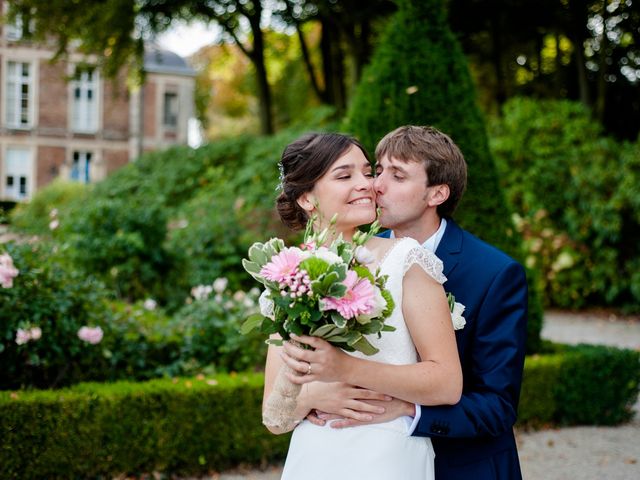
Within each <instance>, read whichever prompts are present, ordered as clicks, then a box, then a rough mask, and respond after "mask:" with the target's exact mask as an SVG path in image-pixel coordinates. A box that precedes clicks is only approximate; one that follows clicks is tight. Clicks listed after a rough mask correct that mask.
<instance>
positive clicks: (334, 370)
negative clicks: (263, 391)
mask: <svg viewBox="0 0 640 480" xmlns="http://www.w3.org/2000/svg"><path fill="white" fill-rule="evenodd" d="M403 292H404V294H403V297H402V313H403V315H404V319H405V322H406V324H407V327H408V328H409V331H410V333H411V336H412V339H413V342H414V344H415V346H416V350H417V351H418V354H419V355H420V359H421V360H420V362H419V363H416V364H413V365H390V364H385V363H380V362H374V361H371V360H366V359H360V358H356V357H353V356H350V355H347V354H345V353H344V352H342V351H341V350H339V349H337V348H335V347H333V346H331V345H330V344H329V343H327V342H325V341H324V340H321V339H319V338H316V337H307V336H305V337H298V338H296V340H297V341H299V342H302V343H306V344H308V345H310V346H312V347H313V348H314V349H315V350H303V349H301V348H297V347H295V346H294V345H292V344H290V343H285V346H284V349H283V350H284V353H285V354H284V355H283V357H282V358H283V359H284V361H286V362H287V363H288V364H289V366H291V367H292V368H293V369H294V370H297V371H298V372H300V373H305V372H306V371H307V370H308V366H307V365H308V363H311V369H312V373H311V374H310V375H303V376H294V375H291V376H290V377H289V378H290V380H291V381H292V382H295V383H308V382H312V381H316V380H319V381H324V382H333V381H340V382H346V383H349V384H352V385H359V386H361V387H365V388H368V389H371V390H375V391H377V392H381V393H386V394H388V395H391V396H393V397H397V398H400V399H402V400H406V401H408V402H414V403H418V404H421V405H445V404H450V405H453V404H455V403H457V402H458V400H459V399H460V395H461V394H462V370H461V368H460V360H459V358H458V351H457V348H456V341H455V335H454V332H453V327H452V324H451V313H450V310H449V305H448V303H447V299H446V296H445V294H444V290H443V288H442V286H441V285H440V284H439V283H438V282H436V281H435V280H434V279H433V278H431V277H430V276H428V275H426V274H425V273H424V271H423V270H422V269H421V268H420V267H418V266H416V265H414V266H412V267H411V268H410V269H409V270H408V271H407V273H406V275H405V276H404V279H403ZM383 335H393V332H388V333H384V334H383Z"/></svg>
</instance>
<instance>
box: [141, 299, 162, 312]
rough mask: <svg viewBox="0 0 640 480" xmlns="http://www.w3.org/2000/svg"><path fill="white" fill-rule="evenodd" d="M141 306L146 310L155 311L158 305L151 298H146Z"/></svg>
mask: <svg viewBox="0 0 640 480" xmlns="http://www.w3.org/2000/svg"><path fill="white" fill-rule="evenodd" d="M143 306H144V308H145V309H146V310H149V311H151V310H155V309H156V307H157V306H158V303H157V302H156V301H155V300H154V299H153V298H147V299H146V300H145V301H144V304H143Z"/></svg>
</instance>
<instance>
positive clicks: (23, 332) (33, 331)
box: [16, 327, 42, 345]
mask: <svg viewBox="0 0 640 480" xmlns="http://www.w3.org/2000/svg"><path fill="white" fill-rule="evenodd" d="M40 337H42V330H41V329H40V327H32V328H29V329H24V328H19V329H18V330H17V331H16V343H17V344H18V345H24V344H25V343H27V342H30V341H32V340H40Z"/></svg>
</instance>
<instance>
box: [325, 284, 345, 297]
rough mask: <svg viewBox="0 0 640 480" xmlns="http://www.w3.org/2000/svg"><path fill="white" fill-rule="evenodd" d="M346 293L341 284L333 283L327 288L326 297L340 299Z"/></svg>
mask: <svg viewBox="0 0 640 480" xmlns="http://www.w3.org/2000/svg"><path fill="white" fill-rule="evenodd" d="M346 293H347V286H346V285H344V284H342V283H334V284H333V285H331V287H330V288H329V291H328V292H327V295H328V296H329V297H334V298H342V297H344V296H345V295H346Z"/></svg>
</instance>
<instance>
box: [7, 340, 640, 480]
mask: <svg viewBox="0 0 640 480" xmlns="http://www.w3.org/2000/svg"><path fill="white" fill-rule="evenodd" d="M639 362H640V352H637V351H631V350H619V349H615V348H608V347H594V346H578V347H568V346H559V345H556V346H554V348H553V351H552V353H550V354H545V355H535V356H529V357H527V359H526V362H525V373H524V382H523V388H522V395H521V398H520V408H519V412H518V419H519V420H518V425H519V426H521V427H530V426H540V425H547V424H580V423H595V424H616V423H619V422H621V421H624V420H626V419H628V418H630V415H631V413H632V409H631V407H632V405H633V403H634V402H635V400H636V398H637V393H638V384H639V382H640V369H639V368H638V367H639ZM263 381H264V377H263V376H262V374H231V375H217V376H215V377H210V376H205V375H198V376H197V377H194V378H180V379H178V378H174V379H162V380H152V381H149V382H142V383H135V382H118V383H114V384H95V383H87V384H80V385H76V386H74V387H72V388H68V389H64V390H54V391H50V390H47V391H19V392H10V391H5V392H0V430H1V431H2V432H4V433H3V435H2V436H0V478H7V479H13V478H15V479H24V480H29V479H39V478H52V479H55V478H100V477H114V476H116V475H122V474H129V475H135V474H141V473H145V472H162V473H167V474H179V475H197V474H205V473H210V472H212V471H214V470H215V471H220V470H224V469H228V468H231V467H234V466H237V465H239V464H244V465H264V464H266V463H267V462H272V461H276V460H281V459H282V458H284V455H285V453H286V448H287V444H288V441H289V439H288V435H282V436H275V435H271V434H270V433H269V432H268V431H267V429H266V428H264V426H263V425H262V424H261V423H260V418H261V413H260V412H261V403H262V390H263Z"/></svg>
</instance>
